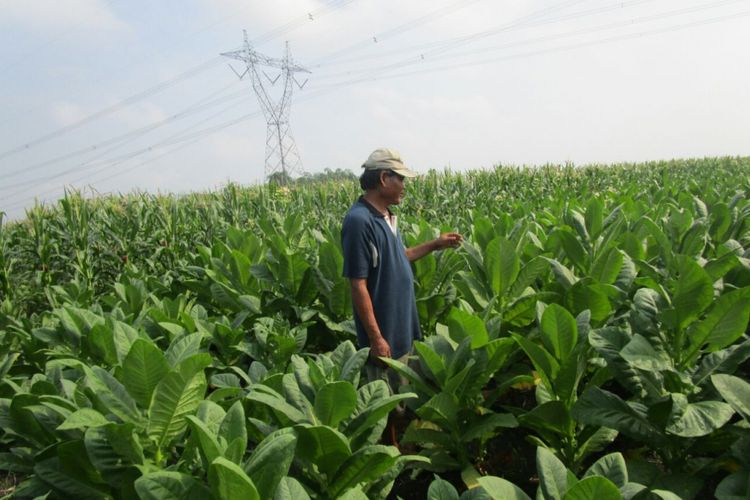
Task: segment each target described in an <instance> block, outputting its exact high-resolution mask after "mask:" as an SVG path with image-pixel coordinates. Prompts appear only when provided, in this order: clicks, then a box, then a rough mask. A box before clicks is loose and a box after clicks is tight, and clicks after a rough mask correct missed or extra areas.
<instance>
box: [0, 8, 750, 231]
mask: <svg viewBox="0 0 750 500" xmlns="http://www.w3.org/2000/svg"><path fill="white" fill-rule="evenodd" d="M242 29H247V32H248V36H249V38H250V40H251V41H253V42H254V47H255V48H256V49H257V51H258V52H261V53H263V54H265V55H267V56H270V57H275V58H280V57H281V56H282V54H283V49H284V42H285V41H289V44H290V47H291V51H292V55H293V57H294V60H295V62H297V63H298V64H300V65H302V66H305V67H307V68H309V69H310V70H311V71H312V73H311V74H310V75H302V74H298V78H299V79H300V83H301V82H302V81H304V79H305V78H306V77H307V78H309V81H308V83H307V84H306V85H305V87H304V88H303V89H302V90H299V89H297V88H295V93H294V97H293V105H292V110H291V127H292V131H293V134H294V137H295V139H296V142H297V146H298V150H299V152H300V154H301V157H302V161H303V169H304V170H305V171H308V172H319V171H322V170H323V169H324V168H326V167H328V168H333V169H336V168H346V169H351V170H352V171H354V172H357V173H358V171H359V166H360V165H361V163H362V162H363V161H364V159H365V158H366V157H367V155H368V154H369V153H370V151H371V150H373V149H375V148H376V147H380V146H387V147H392V148H395V149H398V150H399V151H401V153H402V156H403V157H404V159H405V161H406V162H407V164H408V165H409V166H410V167H412V168H414V169H416V170H418V171H422V172H424V171H427V170H428V169H430V168H438V169H442V168H443V167H447V166H449V167H450V168H451V169H453V170H466V169H472V168H488V167H492V166H493V165H497V164H517V165H519V164H527V165H538V164H544V163H558V164H559V163H565V162H573V163H574V164H576V165H582V164H588V163H613V162H623V161H644V160H658V159H667V158H686V157H703V156H723V155H732V156H734V155H750V60H749V58H748V54H749V52H748V49H749V48H750V0H725V1H715V0H714V1H711V0H623V1H613V0H408V1H406V0H325V1H323V0H274V1H273V2H269V1H260V0H180V1H177V0H162V1H145V0H127V1H126V0H56V1H50V0H0V85H1V86H0V211H4V212H6V213H7V215H8V216H9V217H10V218H18V217H22V216H23V213H24V208H25V207H29V206H31V205H33V204H34V200H35V199H38V200H40V201H46V202H50V201H53V200H55V199H57V197H59V196H60V195H61V193H62V191H63V189H64V187H65V186H74V187H84V186H90V187H91V188H92V189H93V190H95V191H96V192H99V193H109V192H128V191H131V190H133V189H140V190H147V191H150V192H157V191H159V192H174V193H184V192H189V191H201V190H208V189H214V188H217V187H220V186H221V185H223V184H225V183H226V182H228V181H235V182H239V183H242V184H248V183H257V182H261V181H262V180H263V172H264V158H265V138H266V124H265V120H264V119H263V117H262V115H261V114H260V112H259V109H260V108H259V105H258V102H257V100H256V98H255V95H254V94H253V93H252V90H251V87H250V82H249V80H247V79H245V80H243V81H239V80H238V79H237V77H236V76H235V74H234V73H233V72H232V71H231V70H230V68H229V67H228V65H227V63H229V62H230V60H229V59H226V58H221V57H219V53H220V52H226V51H231V50H235V49H238V48H240V46H241V44H242ZM376 40H377V41H376ZM232 65H233V66H234V68H235V69H237V70H238V71H242V70H243V69H244V68H242V67H241V63H239V62H236V61H234V62H232ZM268 74H269V76H271V77H273V76H275V74H276V73H275V72H274V71H273V70H272V69H270V70H268ZM266 83H268V82H266ZM278 86H279V85H278V84H277V87H278ZM277 90H278V89H277ZM247 115H249V117H248V116H247ZM243 117H244V118H243ZM240 118H243V119H240ZM233 122H235V123H234V124H232V123H233Z"/></svg>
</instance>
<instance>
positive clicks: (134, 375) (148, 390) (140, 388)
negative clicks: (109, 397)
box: [122, 339, 169, 408]
mask: <svg viewBox="0 0 750 500" xmlns="http://www.w3.org/2000/svg"><path fill="white" fill-rule="evenodd" d="M122 372H123V375H122V380H123V383H124V384H125V387H126V388H127V389H128V392H129V393H130V395H131V396H133V399H135V400H136V402H138V404H139V405H141V407H143V408H148V407H149V405H150V404H151V395H152V394H153V392H154V389H155V388H156V386H157V385H158V383H159V381H160V380H161V379H162V378H163V377H164V376H165V375H166V374H167V372H169V364H168V363H167V360H166V359H165V358H164V354H163V353H162V351H161V349H159V348H158V347H156V345H155V344H154V343H153V342H150V341H147V340H144V339H138V340H136V341H135V342H133V345H132V346H131V347H130V352H128V355H127V356H126V357H125V361H123V363H122Z"/></svg>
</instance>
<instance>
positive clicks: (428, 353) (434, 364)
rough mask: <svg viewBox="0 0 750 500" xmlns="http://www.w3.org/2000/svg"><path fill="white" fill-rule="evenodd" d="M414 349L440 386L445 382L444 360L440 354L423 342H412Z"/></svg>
mask: <svg viewBox="0 0 750 500" xmlns="http://www.w3.org/2000/svg"><path fill="white" fill-rule="evenodd" d="M414 349H415V350H416V351H417V353H418V354H419V359H420V360H421V361H422V362H423V363H424V365H425V366H426V367H427V369H428V370H429V372H430V374H431V375H432V377H433V379H435V381H436V382H437V383H438V384H439V385H441V386H442V385H443V384H444V383H445V362H444V360H443V358H442V357H441V356H440V354H438V353H437V352H435V351H434V350H432V348H431V347H430V346H429V345H427V344H425V343H424V342H414Z"/></svg>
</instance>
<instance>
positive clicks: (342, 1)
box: [0, 0, 354, 160]
mask: <svg viewBox="0 0 750 500" xmlns="http://www.w3.org/2000/svg"><path fill="white" fill-rule="evenodd" d="M353 1H354V0H334V1H332V2H329V3H328V4H326V5H324V6H322V7H320V8H319V9H316V10H315V11H313V13H314V15H317V16H321V15H324V14H326V13H328V12H331V11H333V10H335V9H338V8H341V7H343V6H345V5H347V4H349V3H351V2H353ZM313 13H308V14H306V15H305V16H300V17H298V18H295V19H294V20H292V21H290V22H288V23H286V24H284V25H282V26H280V27H278V28H275V29H273V30H271V31H268V32H266V33H265V34H263V35H261V36H259V37H257V38H256V39H254V40H253V43H254V44H260V43H263V42H265V41H268V40H270V39H273V38H275V37H277V36H280V35H283V34H285V33H287V32H289V31H291V30H293V29H295V28H297V27H298V26H299V25H300V24H301V21H304V22H307V21H309V20H310V17H309V16H312V15H313ZM229 17H230V16H226V17H225V18H222V19H221V20H220V21H219V22H223V21H224V20H225V19H227V18H229ZM215 24H217V23H215ZM204 30H205V29H203V30H199V31H198V32H201V31H204ZM220 61H222V58H221V57H220V56H217V57H214V58H212V59H209V60H208V61H205V62H203V63H201V64H199V65H197V66H195V67H193V68H191V69H189V70H187V71H185V72H183V73H181V74H179V75H177V76H176V77H174V78H172V79H170V80H167V81H165V82H161V83H159V84H157V85H155V86H154V87H151V88H149V89H146V90H144V91H141V92H139V93H137V94H134V95H132V96H130V97H128V98H125V99H123V100H122V101H119V102H118V103H116V104H114V105H112V106H108V107H106V108H104V109H102V110H100V111H97V112H95V113H93V114H91V115H89V116H87V117H86V118H83V119H81V120H79V121H77V122H75V123H72V124H70V125H67V126H65V127H62V128H60V129H57V130H55V131H52V132H50V133H48V134H45V135H43V136H41V137H38V138H36V139H34V140H31V141H28V142H26V143H25V144H21V145H19V146H16V147H14V148H12V149H9V150H7V151H4V152H0V160H2V159H5V158H7V157H9V156H12V155H14V154H17V153H20V152H23V151H26V150H29V149H31V148H32V147H35V146H38V145H39V144H43V143H45V142H48V141H50V140H52V139H54V138H56V137H59V136H61V135H63V134H66V133H68V132H70V131H71V130H75V129H78V128H80V127H82V126H84V125H86V124H88V123H90V122H92V121H94V120H96V119H98V118H101V117H103V116H106V115H108V114H110V113H112V112H113V111H115V110H117V109H119V108H121V107H123V106H127V105H130V104H132V103H134V102H137V101H139V100H141V99H144V98H146V97H148V96H150V95H153V94H155V93H157V92H162V91H164V90H166V89H167V88H169V87H172V86H173V85H175V84H177V83H178V82H180V81H182V80H184V79H187V78H190V77H192V76H195V75H197V74H199V73H201V72H203V71H205V70H206V69H208V68H210V67H212V66H213V65H214V64H216V63H218V62H220Z"/></svg>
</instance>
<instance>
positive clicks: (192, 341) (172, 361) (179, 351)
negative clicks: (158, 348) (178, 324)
mask: <svg viewBox="0 0 750 500" xmlns="http://www.w3.org/2000/svg"><path fill="white" fill-rule="evenodd" d="M202 339H203V335H202V334H200V333H191V334H188V335H182V336H180V337H178V338H176V339H175V340H174V341H173V342H172V343H171V344H170V345H169V347H168V348H167V352H166V353H165V357H166V359H167V362H168V363H169V366H171V367H173V368H174V367H176V366H177V365H178V364H179V363H181V362H182V361H184V360H185V359H187V358H189V357H190V356H193V355H195V354H198V353H199V352H200V347H201V340H202Z"/></svg>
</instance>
